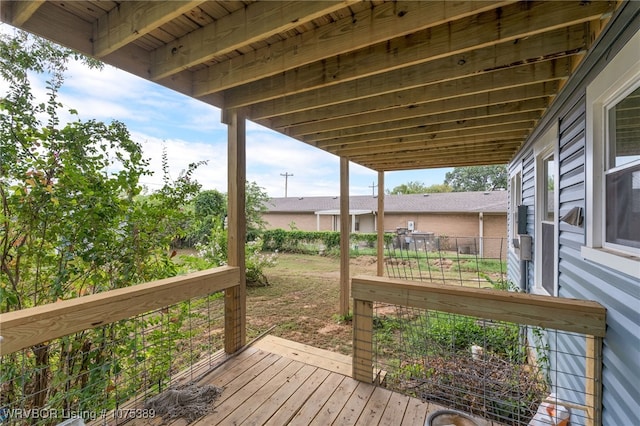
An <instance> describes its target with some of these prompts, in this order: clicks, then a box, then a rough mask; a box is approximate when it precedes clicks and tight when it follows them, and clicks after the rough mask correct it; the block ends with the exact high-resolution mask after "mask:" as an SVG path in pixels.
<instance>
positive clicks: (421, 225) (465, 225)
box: [384, 213, 480, 237]
mask: <svg viewBox="0 0 640 426" xmlns="http://www.w3.org/2000/svg"><path fill="white" fill-rule="evenodd" d="M409 221H413V223H414V226H415V228H414V230H416V231H421V232H433V233H435V234H436V235H446V236H449V237H473V236H478V235H479V234H478V232H479V230H480V224H479V221H478V214H477V213H475V214H424V213H423V214H420V213H400V214H396V213H385V215H384V227H385V230H387V231H395V229H396V228H406V227H407V223H408V222H409Z"/></svg>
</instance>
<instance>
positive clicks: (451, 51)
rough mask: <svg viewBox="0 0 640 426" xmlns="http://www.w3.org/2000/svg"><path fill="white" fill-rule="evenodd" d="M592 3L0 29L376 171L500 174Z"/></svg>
mask: <svg viewBox="0 0 640 426" xmlns="http://www.w3.org/2000/svg"><path fill="white" fill-rule="evenodd" d="M615 4H616V3H615V2H601V1H577V0H576V1H526V2H523V1H518V2H516V1H408V2H405V1H393V2H387V1H379V0H373V1H354V0H342V1H325V2H318V1H300V0H296V1H273V0H272V1H264V2H263V1H206V2H202V1H185V2H177V1H167V2H163V1H145V2H137V1H135V2H134V1H125V2H113V1H44V2H43V1H2V3H1V4H0V8H1V16H2V20H3V21H5V22H8V23H11V24H13V25H14V26H17V27H20V28H22V29H25V30H27V31H30V32H33V33H36V34H39V35H42V36H44V37H46V38H49V39H51V40H54V41H56V42H58V43H60V44H63V45H66V46H69V47H72V48H74V49H77V50H78V51H80V52H83V53H85V54H88V55H91V56H94V57H97V58H100V59H102V60H103V61H105V62H106V63H109V64H112V65H115V66H117V67H119V68H122V69H124V70H126V71H129V72H131V73H133V74H136V75H138V76H141V77H143V78H145V79H148V80H152V81H156V82H157V83H159V84H161V85H163V86H166V87H169V88H173V89H175V90H178V91H180V92H182V93H185V94H187V95H189V96H192V97H194V98H197V99H200V100H202V101H204V102H207V103H209V104H212V105H215V106H218V107H220V108H223V109H227V110H232V109H238V110H242V111H244V113H245V114H246V116H247V118H248V119H250V120H252V121H255V122H257V123H260V124H262V125H264V126H266V127H269V128H271V129H274V130H277V131H279V132H281V133H284V134H287V135H289V136H291V137H293V138H296V139H298V140H300V141H303V142H305V143H308V144H310V145H312V146H315V147H318V148H320V149H323V150H325V151H328V152H331V153H334V154H336V155H339V156H341V157H346V158H348V159H349V160H351V161H353V162H356V163H359V164H361V165H363V166H366V167H369V168H371V169H374V170H377V171H390V170H410V169H420V168H433V167H444V166H466V165H480V164H501V163H507V162H508V161H509V160H510V159H511V158H512V156H513V155H514V154H515V152H516V150H517V149H518V147H519V146H520V145H521V144H522V143H523V141H524V140H525V139H526V137H527V135H528V134H529V133H530V132H531V130H532V129H533V127H534V126H535V124H536V122H537V121H538V120H539V119H540V117H541V116H542V114H543V113H544V111H545V110H546V108H547V107H548V106H549V104H550V102H552V100H553V98H554V96H555V95H556V94H557V92H558V91H559V90H560V88H561V87H562V85H563V83H564V81H565V80H566V79H567V78H568V77H569V75H570V74H571V72H572V70H574V69H575V67H576V65H577V64H578V63H579V61H580V60H581V58H582V57H583V56H584V53H585V52H586V50H587V49H588V48H589V46H590V45H591V44H592V42H593V41H594V39H595V38H596V37H597V35H598V34H599V32H600V30H601V28H602V27H603V26H604V25H605V23H606V21H607V20H608V18H609V17H610V16H611V14H612V12H613V11H614V8H615Z"/></svg>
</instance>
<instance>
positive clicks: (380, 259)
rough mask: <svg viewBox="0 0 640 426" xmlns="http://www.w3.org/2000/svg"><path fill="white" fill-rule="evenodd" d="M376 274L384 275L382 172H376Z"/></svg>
mask: <svg viewBox="0 0 640 426" xmlns="http://www.w3.org/2000/svg"><path fill="white" fill-rule="evenodd" d="M376 220H377V221H378V224H377V227H378V253H377V254H378V259H377V266H378V271H377V273H378V276H379V277H381V276H383V275H384V172H378V216H377V217H376Z"/></svg>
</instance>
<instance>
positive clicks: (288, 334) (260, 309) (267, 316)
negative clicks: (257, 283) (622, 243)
mask: <svg viewBox="0 0 640 426" xmlns="http://www.w3.org/2000/svg"><path fill="white" fill-rule="evenodd" d="M349 265H350V267H349V271H350V275H357V274H367V275H375V274H376V258H375V257H374V256H360V257H357V258H352V259H351V261H350V264H349ZM265 273H266V275H267V277H268V279H269V283H270V285H269V286H266V287H254V288H248V289H247V334H248V338H249V339H251V338H253V337H256V336H257V335H259V334H260V333H262V332H264V331H266V330H268V329H269V328H270V327H272V326H276V327H275V329H274V330H272V331H271V334H273V335H275V336H278V337H282V338H285V339H290V340H295V341H297V342H300V343H305V344H307V345H311V346H315V347H317V348H322V349H327V350H331V351H335V352H340V353H343V354H347V355H350V354H351V339H352V330H351V324H350V323H345V322H344V321H341V318H339V317H338V312H339V303H340V260H339V259H337V258H333V257H325V256H313V255H301V254H279V255H278V261H277V265H276V266H275V267H273V268H269V269H267V270H266V271H265Z"/></svg>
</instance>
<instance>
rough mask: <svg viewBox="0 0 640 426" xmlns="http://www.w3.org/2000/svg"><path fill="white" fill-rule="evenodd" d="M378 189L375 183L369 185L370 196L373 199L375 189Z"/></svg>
mask: <svg viewBox="0 0 640 426" xmlns="http://www.w3.org/2000/svg"><path fill="white" fill-rule="evenodd" d="M377 187H378V185H376V183H375V181H374V182H371V185H369V188H371V196H372V197H375V196H376V188H377Z"/></svg>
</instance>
